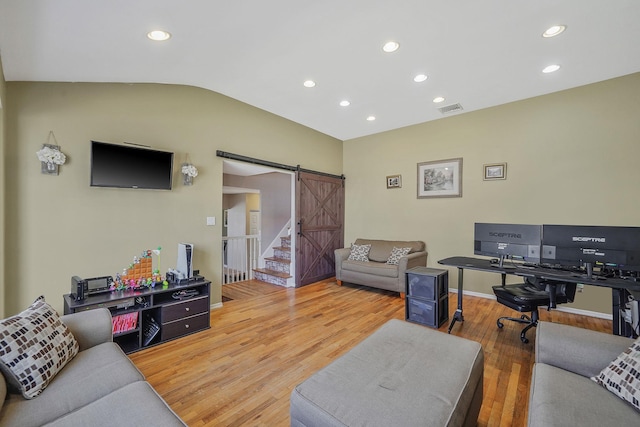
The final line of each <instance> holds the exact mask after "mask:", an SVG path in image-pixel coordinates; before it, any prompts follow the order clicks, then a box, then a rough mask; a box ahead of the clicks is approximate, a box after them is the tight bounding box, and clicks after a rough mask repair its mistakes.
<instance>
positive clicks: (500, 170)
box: [484, 163, 507, 181]
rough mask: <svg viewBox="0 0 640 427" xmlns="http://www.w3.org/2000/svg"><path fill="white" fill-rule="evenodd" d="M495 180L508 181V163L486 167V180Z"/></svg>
mask: <svg viewBox="0 0 640 427" xmlns="http://www.w3.org/2000/svg"><path fill="white" fill-rule="evenodd" d="M494 179H507V164H506V163H492V164H489V165H484V180H485V181H491V180H494Z"/></svg>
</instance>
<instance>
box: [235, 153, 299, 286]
mask: <svg viewBox="0 0 640 427" xmlns="http://www.w3.org/2000/svg"><path fill="white" fill-rule="evenodd" d="M294 184H295V174H294V173H293V172H289V171H283V170H279V169H275V168H270V167H266V166H261V165H255V164H249V163H244V162H238V161H233V160H224V161H223V191H222V193H223V195H222V197H223V200H222V208H223V215H222V216H223V227H222V245H223V248H222V263H223V266H222V267H223V268H222V272H223V273H222V275H223V277H222V284H223V285H224V284H228V283H234V282H238V281H244V280H254V279H257V280H261V281H264V282H267V283H273V284H277V285H280V286H285V287H294V286H295V263H294V262H293V254H294V253H295V236H292V234H293V233H291V228H292V227H291V224H292V223H293V221H294V215H295V204H294V196H293V194H294V191H293V190H294Z"/></svg>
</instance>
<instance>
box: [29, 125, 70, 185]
mask: <svg viewBox="0 0 640 427" xmlns="http://www.w3.org/2000/svg"><path fill="white" fill-rule="evenodd" d="M51 138H53V140H54V142H55V144H42V148H41V149H40V150H38V151H37V152H36V155H37V156H38V160H40V162H41V168H40V170H41V172H42V173H43V174H46V175H58V167H59V166H60V165H64V163H65V162H66V161H67V156H65V155H64V153H63V152H62V151H60V146H59V145H58V141H56V136H55V135H54V134H53V131H49V137H48V138H47V142H48V141H49V140H51Z"/></svg>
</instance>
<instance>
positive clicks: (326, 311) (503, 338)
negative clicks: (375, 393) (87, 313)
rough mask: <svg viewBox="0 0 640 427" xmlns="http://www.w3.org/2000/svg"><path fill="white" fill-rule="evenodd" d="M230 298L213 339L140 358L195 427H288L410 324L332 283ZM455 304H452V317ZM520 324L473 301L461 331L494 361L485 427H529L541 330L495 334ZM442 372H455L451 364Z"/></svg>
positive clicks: (583, 323) (587, 324) (232, 290)
mask: <svg viewBox="0 0 640 427" xmlns="http://www.w3.org/2000/svg"><path fill="white" fill-rule="evenodd" d="M223 295H225V296H227V297H230V298H232V299H233V300H232V301H228V302H225V303H224V306H223V307H222V308H220V309H217V310H213V311H212V312H211V326H212V327H211V329H209V330H207V331H204V332H200V333H197V334H194V335H190V336H188V337H185V338H181V339H178V340H175V341H172V342H169V343H166V344H163V345H160V346H157V347H153V348H150V349H147V350H143V351H141V352H138V353H134V354H132V355H131V359H132V360H133V362H134V363H135V364H136V366H138V368H139V369H140V370H141V371H142V372H143V374H144V375H145V376H146V377H147V380H148V381H149V382H150V383H151V385H152V386H153V387H154V388H155V389H156V391H157V392H158V393H159V394H160V395H161V396H162V397H163V398H164V399H165V400H166V401H167V403H168V404H169V405H170V406H171V408H173V410H174V411H175V412H176V413H177V414H178V415H179V416H180V417H181V418H182V419H183V420H184V421H185V422H186V423H187V424H188V425H189V426H191V427H198V426H214V425H215V426H288V425H289V395H290V393H291V390H292V389H293V387H295V385H297V384H298V383H300V382H302V381H303V380H304V379H306V378H307V377H309V376H310V375H311V374H313V373H314V372H315V371H317V370H318V369H320V368H322V367H323V366H325V365H327V364H328V363H329V362H331V361H332V360H334V359H336V358H337V357H339V356H340V355H342V354H344V353H345V352H346V351H348V350H349V349H351V348H352V347H353V346H355V345H356V344H357V343H359V342H360V341H362V340H363V339H364V338H365V337H367V336H368V335H370V334H371V333H372V332H373V331H375V330H376V329H378V328H379V327H380V326H381V325H382V324H383V323H385V322H386V321H387V320H389V319H394V318H395V319H404V301H403V300H402V299H400V298H399V297H398V294H394V293H392V292H385V291H379V290H375V289H371V288H363V287H360V286H355V285H349V284H345V285H343V286H338V285H337V284H336V283H335V281H332V280H329V281H325V282H321V283H316V284H313V285H309V286H305V287H303V288H299V289H285V288H281V287H279V286H275V285H267V284H262V283H260V282H243V283H241V284H234V285H225V286H223ZM456 301H457V294H454V293H452V294H450V298H449V312H450V314H451V315H452V314H453V312H454V311H455V308H456V304H457V302H456ZM514 314H516V313H515V312H513V311H512V310H510V309H509V308H507V307H504V306H502V305H500V304H498V303H497V302H496V301H493V300H489V299H484V298H478V297H470V296H465V297H464V316H465V321H464V322H462V323H461V322H458V323H456V325H455V326H454V329H453V331H452V334H454V335H458V336H461V337H465V338H469V339H472V340H475V341H478V342H480V343H481V344H482V347H483V350H484V353H485V371H484V400H483V404H482V409H481V412H480V417H479V420H478V425H479V426H481V427H483V426H524V425H526V419H527V402H528V399H529V384H530V378H531V368H532V365H533V360H534V354H533V353H534V350H533V349H534V343H535V330H533V331H531V332H529V338H530V340H531V342H530V343H529V344H522V343H521V342H520V338H519V334H520V330H521V325H519V324H516V323H513V322H507V324H505V327H504V328H503V329H502V330H499V329H498V328H497V327H496V318H497V317H499V316H511V315H514ZM450 317H451V316H450ZM540 317H541V319H542V320H546V321H553V322H557V323H565V324H570V325H575V326H579V327H583V328H588V329H594V330H599V331H605V332H610V331H611V321H607V320H602V319H596V318H593V317H586V316H579V315H575V314H569V313H562V312H558V311H551V312H547V311H541V312H540ZM447 327H448V324H445V325H443V326H442V327H441V328H440V330H441V331H444V332H446V330H447ZM433 369H447V366H446V361H445V360H443V361H442V365H441V366H434V367H433ZM140 403H141V404H143V402H140ZM399 416H401V414H399ZM398 425H401V424H398Z"/></svg>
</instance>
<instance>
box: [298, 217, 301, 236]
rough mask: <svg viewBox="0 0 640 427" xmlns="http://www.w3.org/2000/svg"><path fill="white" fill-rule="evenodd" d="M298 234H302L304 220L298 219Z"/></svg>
mask: <svg viewBox="0 0 640 427" xmlns="http://www.w3.org/2000/svg"><path fill="white" fill-rule="evenodd" d="M298 236H302V220H300V221H298Z"/></svg>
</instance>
